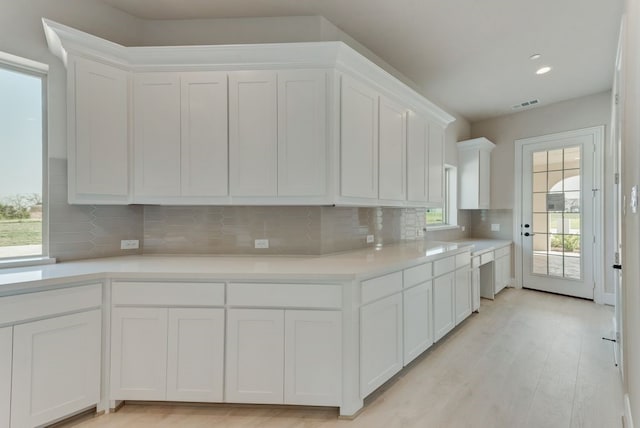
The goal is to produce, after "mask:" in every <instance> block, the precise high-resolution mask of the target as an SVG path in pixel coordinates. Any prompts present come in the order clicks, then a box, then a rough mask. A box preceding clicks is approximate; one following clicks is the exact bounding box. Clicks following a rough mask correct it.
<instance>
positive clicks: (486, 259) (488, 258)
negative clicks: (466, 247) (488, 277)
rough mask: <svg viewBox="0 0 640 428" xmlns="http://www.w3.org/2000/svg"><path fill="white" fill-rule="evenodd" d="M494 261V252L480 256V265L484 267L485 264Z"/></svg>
mask: <svg viewBox="0 0 640 428" xmlns="http://www.w3.org/2000/svg"><path fill="white" fill-rule="evenodd" d="M492 261H493V251H489V252H488V253H484V254H483V255H481V256H480V264H481V265H483V264H485V263H489V262H492Z"/></svg>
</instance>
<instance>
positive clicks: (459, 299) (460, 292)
mask: <svg viewBox="0 0 640 428" xmlns="http://www.w3.org/2000/svg"><path fill="white" fill-rule="evenodd" d="M455 290H456V299H455V310H456V325H457V324H459V323H461V322H462V321H464V320H465V319H466V318H467V317H468V316H469V315H471V306H472V301H471V271H470V270H469V269H468V268H462V269H458V270H457V271H456V281H455Z"/></svg>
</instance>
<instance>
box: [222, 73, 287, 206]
mask: <svg viewBox="0 0 640 428" xmlns="http://www.w3.org/2000/svg"><path fill="white" fill-rule="evenodd" d="M277 119H278V108H277V73H276V72H274V71H238V72H233V73H230V75H229V125H230V129H229V161H230V165H229V166H230V179H231V183H230V184H231V195H232V196H249V197H250V196H254V197H260V196H276V195H277V194H278V128H277V124H278V120H277Z"/></svg>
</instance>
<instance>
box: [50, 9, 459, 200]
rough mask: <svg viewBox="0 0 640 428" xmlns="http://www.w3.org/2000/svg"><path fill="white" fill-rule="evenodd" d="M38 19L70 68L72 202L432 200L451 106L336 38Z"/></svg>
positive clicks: (439, 192)
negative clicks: (182, 35)
mask: <svg viewBox="0 0 640 428" xmlns="http://www.w3.org/2000/svg"><path fill="white" fill-rule="evenodd" d="M43 25H44V30H45V35H46V37H47V41H48V43H49V48H50V49H51V51H52V52H53V53H54V54H55V55H56V56H57V57H59V58H60V59H61V60H62V61H63V62H64V64H65V66H67V69H68V83H69V84H68V88H69V97H68V100H69V104H68V113H69V121H68V125H69V126H68V129H69V201H70V202H71V203H87V204H93V203H96V204H100V203H102V204H130V203H138V204H145V203H149V204H167V205H169V204H173V205H178V204H181V205H207V204H208V205H214V204H215V205H233V204H235V205H352V206H353V205H355V206H430V205H437V204H441V203H442V200H443V174H444V172H443V171H444V165H443V162H444V130H445V128H446V127H447V125H448V124H449V123H451V122H453V121H454V120H455V119H454V118H453V117H452V116H451V115H449V114H447V113H446V112H444V111H443V110H441V109H440V108H438V107H437V106H436V105H434V104H433V103H431V102H430V101H429V100H426V99H425V98H424V97H423V96H422V95H420V94H419V93H417V92H416V91H414V90H413V89H411V88H410V87H408V86H407V85H406V84H404V83H402V82H401V81H399V80H398V79H396V78H395V77H393V76H391V75H389V74H388V73H386V72H384V71H382V70H381V69H380V67H378V66H377V65H376V64H374V63H373V62H371V61H369V60H367V59H366V58H364V57H362V55H360V54H359V53H357V52H356V51H355V50H353V49H352V48H350V47H349V46H347V45H346V44H344V43H342V42H313V43H281V44H265V45H236V46H215V45H214V46H164V47H157V46H156V47H153V46H150V47H125V46H121V45H118V44H115V43H112V42H109V41H107V40H103V39H100V38H99V37H94V36H89V35H87V34H86V33H83V32H81V31H78V30H74V29H73V28H69V27H67V26H64V25H61V24H57V23H55V22H52V21H49V20H46V19H44V20H43ZM87 58H91V59H87ZM409 111H412V112H415V114H414V113H412V114H411V117H410V118H409V119H407V117H408V114H409ZM407 120H409V121H410V124H407ZM131 157H132V158H131Z"/></svg>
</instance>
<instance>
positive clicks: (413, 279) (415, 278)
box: [403, 262, 433, 288]
mask: <svg viewBox="0 0 640 428" xmlns="http://www.w3.org/2000/svg"><path fill="white" fill-rule="evenodd" d="M403 275H404V280H403V283H404V288H408V287H411V286H414V285H417V284H420V283H423V282H425V281H427V280H429V279H431V277H432V276H433V263H431V262H429V263H423V264H421V265H418V266H414V267H410V268H409V269H405V270H404V273H403Z"/></svg>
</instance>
